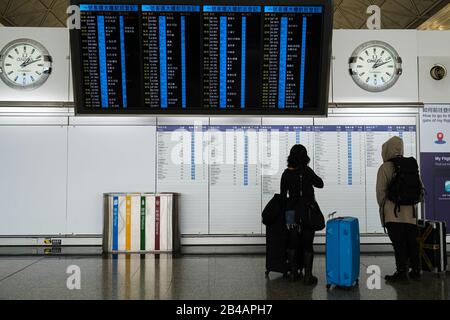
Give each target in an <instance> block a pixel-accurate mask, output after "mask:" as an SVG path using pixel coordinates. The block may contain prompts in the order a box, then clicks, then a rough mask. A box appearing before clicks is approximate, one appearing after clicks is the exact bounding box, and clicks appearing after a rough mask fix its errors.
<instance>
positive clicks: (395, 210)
mask: <svg viewBox="0 0 450 320" xmlns="http://www.w3.org/2000/svg"><path fill="white" fill-rule="evenodd" d="M398 212H400V205H399V204H398V203H396V204H395V208H394V216H395V218H398V214H397V213H398Z"/></svg>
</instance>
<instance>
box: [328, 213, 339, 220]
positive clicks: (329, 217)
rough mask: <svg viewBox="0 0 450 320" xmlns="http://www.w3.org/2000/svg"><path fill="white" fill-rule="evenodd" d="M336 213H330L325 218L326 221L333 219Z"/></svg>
mask: <svg viewBox="0 0 450 320" xmlns="http://www.w3.org/2000/svg"><path fill="white" fill-rule="evenodd" d="M336 213H337V211H333V212H332V213H330V214H329V215H328V216H327V217H328V220H330V219H333V217H334V215H335V214H336Z"/></svg>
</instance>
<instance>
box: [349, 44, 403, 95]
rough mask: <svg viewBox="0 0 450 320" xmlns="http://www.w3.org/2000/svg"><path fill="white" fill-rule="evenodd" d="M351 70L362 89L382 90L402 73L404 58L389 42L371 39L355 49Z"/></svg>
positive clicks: (386, 88)
mask: <svg viewBox="0 0 450 320" xmlns="http://www.w3.org/2000/svg"><path fill="white" fill-rule="evenodd" d="M349 71H350V75H351V77H352V78H353V81H355V83H356V84H357V85H358V86H359V87H361V88H362V89H364V90H366V91H369V92H381V91H385V90H388V89H389V88H391V87H392V86H393V85H394V84H395V83H396V82H397V80H398V79H399V78H400V76H401V75H402V73H403V69H402V58H401V57H400V56H399V54H398V53H397V51H396V50H395V49H394V48H393V47H392V46H391V45H389V44H388V43H386V42H383V41H376V40H374V41H369V42H365V43H363V44H361V45H360V46H359V47H358V48H356V49H355V51H353V53H352V56H351V57H350V59H349Z"/></svg>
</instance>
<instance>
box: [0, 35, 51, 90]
mask: <svg viewBox="0 0 450 320" xmlns="http://www.w3.org/2000/svg"><path fill="white" fill-rule="evenodd" d="M51 72H52V57H51V56H50V54H49V52H48V51H47V49H46V48H45V47H44V46H43V45H42V44H40V43H39V42H37V41H34V40H31V39H17V40H14V41H11V42H10V43H8V44H7V45H6V46H4V47H3V49H2V50H1V51H0V79H1V80H2V81H3V82H4V83H5V84H6V85H8V86H9V87H11V88H14V89H19V90H32V89H36V88H38V87H40V86H42V85H43V84H44V83H45V81H47V79H48V77H49V76H50V74H51Z"/></svg>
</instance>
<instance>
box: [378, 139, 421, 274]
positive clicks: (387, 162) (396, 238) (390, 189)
mask: <svg viewBox="0 0 450 320" xmlns="http://www.w3.org/2000/svg"><path fill="white" fill-rule="evenodd" d="M403 154H404V153H403V140H402V139H401V138H400V137H392V138H390V139H389V140H388V141H386V142H385V143H384V144H383V147H382V152H381V155H382V157H383V162H384V163H383V164H382V165H381V167H380V168H379V170H378V174H377V185H376V193H377V201H378V205H379V207H380V218H381V223H382V225H383V227H384V228H385V229H387V233H388V235H389V238H390V240H391V241H392V245H393V247H394V253H395V264H396V268H397V270H396V272H395V273H394V274H393V275H387V276H386V277H385V279H386V281H388V282H403V283H406V282H408V278H411V279H413V280H420V278H421V274H420V258H419V248H418V244H417V236H418V228H417V204H418V203H420V202H421V201H422V200H423V193H424V189H423V184H422V181H421V179H420V175H419V166H418V164H417V160H416V159H414V158H412V157H411V158H405V157H403ZM408 262H409V265H408ZM409 268H411V269H412V270H411V271H409ZM408 276H409V277H408Z"/></svg>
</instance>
